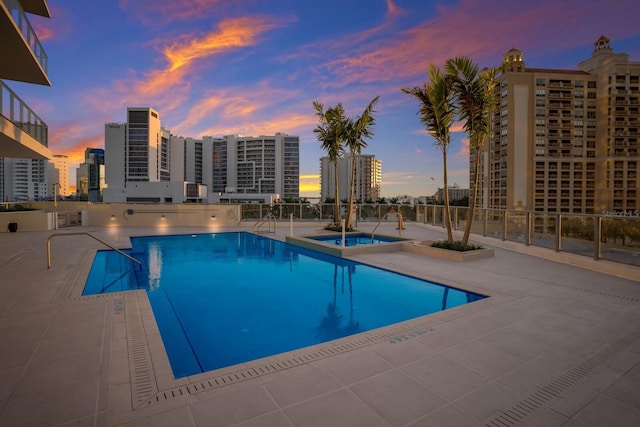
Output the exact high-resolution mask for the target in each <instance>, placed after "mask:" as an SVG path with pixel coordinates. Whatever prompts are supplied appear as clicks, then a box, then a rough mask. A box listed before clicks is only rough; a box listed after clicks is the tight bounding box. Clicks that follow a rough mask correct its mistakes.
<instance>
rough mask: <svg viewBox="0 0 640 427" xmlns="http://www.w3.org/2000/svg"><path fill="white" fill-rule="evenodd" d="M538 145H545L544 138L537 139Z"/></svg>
mask: <svg viewBox="0 0 640 427" xmlns="http://www.w3.org/2000/svg"><path fill="white" fill-rule="evenodd" d="M536 145H537V146H543V147H544V139H536Z"/></svg>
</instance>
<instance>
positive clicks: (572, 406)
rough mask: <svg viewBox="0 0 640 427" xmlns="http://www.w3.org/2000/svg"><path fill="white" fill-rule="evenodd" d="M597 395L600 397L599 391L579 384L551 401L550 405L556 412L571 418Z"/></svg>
mask: <svg viewBox="0 0 640 427" xmlns="http://www.w3.org/2000/svg"><path fill="white" fill-rule="evenodd" d="M596 397H598V392H597V391H595V390H593V389H590V388H588V387H581V386H578V387H574V388H572V389H570V390H568V391H565V392H564V393H563V394H561V395H560V396H559V398H558V399H556V400H555V401H553V402H551V405H550V407H551V409H553V410H554V411H555V412H557V413H559V414H562V415H564V416H565V417H567V418H571V417H573V416H574V415H575V414H576V413H577V412H578V411H580V410H581V409H582V408H584V407H585V405H587V404H589V402H591V401H593V399H595V398H596Z"/></svg>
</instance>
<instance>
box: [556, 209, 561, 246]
mask: <svg viewBox="0 0 640 427" xmlns="http://www.w3.org/2000/svg"><path fill="white" fill-rule="evenodd" d="M561 250H562V215H560V214H556V252H560V251H561Z"/></svg>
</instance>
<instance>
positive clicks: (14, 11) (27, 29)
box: [2, 0, 49, 73]
mask: <svg viewBox="0 0 640 427" xmlns="http://www.w3.org/2000/svg"><path fill="white" fill-rule="evenodd" d="M2 2H3V3H4V4H5V6H6V7H7V9H9V13H10V14H11V18H13V22H15V24H16V26H17V27H18V29H19V30H20V33H21V34H22V37H24V39H25V40H26V42H27V44H28V45H29V48H31V51H32V52H33V54H34V55H35V57H36V59H37V60H38V63H40V66H41V67H42V69H43V70H44V72H45V73H46V72H47V69H48V67H49V58H48V57H47V53H46V52H45V51H44V48H43V47H42V43H40V40H39V39H38V36H37V35H36V32H35V31H34V30H33V27H32V26H31V23H30V22H29V19H27V14H26V13H25V12H24V10H23V9H22V5H21V4H20V2H19V1H18V0H2Z"/></svg>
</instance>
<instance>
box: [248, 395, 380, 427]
mask: <svg viewBox="0 0 640 427" xmlns="http://www.w3.org/2000/svg"><path fill="white" fill-rule="evenodd" d="M284 412H285V413H286V415H287V417H289V419H290V420H291V422H292V423H293V425H294V426H300V427H316V426H317V427H320V426H327V427H334V426H344V427H360V426H361V427H369V426H371V427H374V426H381V427H382V426H388V424H387V422H386V421H385V420H384V419H383V418H382V417H381V416H380V415H379V414H377V413H376V411H374V409H372V408H371V407H369V406H367V405H366V404H364V403H363V402H362V401H361V400H360V399H358V398H357V397H356V396H355V395H354V394H353V393H351V392H350V391H349V390H348V389H344V388H343V389H340V390H336V391H333V392H330V393H327V394H325V395H322V396H319V397H316V398H314V399H311V400H307V401H304V402H302V403H299V404H296V405H293V406H290V407H288V408H286V409H284ZM255 425H256V426H257V425H258V424H255ZM259 425H260V426H262V424H259ZM280 425H283V424H280ZM284 425H286V424H284Z"/></svg>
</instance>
